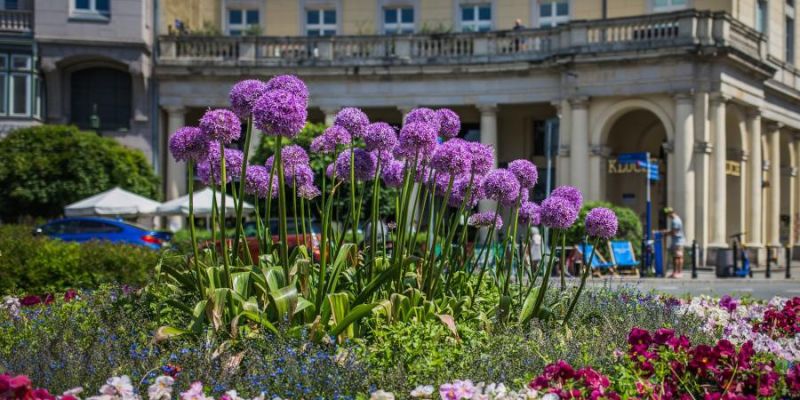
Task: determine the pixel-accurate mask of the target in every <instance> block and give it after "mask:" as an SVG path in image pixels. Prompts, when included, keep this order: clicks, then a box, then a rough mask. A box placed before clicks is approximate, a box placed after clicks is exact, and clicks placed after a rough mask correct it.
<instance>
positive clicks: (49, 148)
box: [0, 125, 159, 221]
mask: <svg viewBox="0 0 800 400" xmlns="http://www.w3.org/2000/svg"><path fill="white" fill-rule="evenodd" d="M115 186H120V187H122V188H123V189H126V190H129V191H132V192H134V193H138V194H140V195H142V196H146V197H150V198H157V196H158V193H159V191H158V188H159V179H158V177H157V176H156V175H155V173H154V171H153V169H152V167H151V166H150V164H149V163H148V162H147V159H146V158H145V156H144V154H143V153H142V152H141V151H138V150H132V149H129V148H127V147H124V146H122V145H121V144H119V143H117V142H116V141H114V140H113V139H110V138H102V137H99V136H97V135H96V134H94V133H89V132H81V131H79V130H78V128H76V127H74V126H65V125H42V126H36V127H30V128H23V129H17V130H15V131H12V132H11V133H10V134H9V135H8V136H7V137H6V138H4V139H2V140H0V218H2V219H3V220H4V221H15V220H17V219H19V218H20V217H23V216H31V217H44V218H51V217H56V216H59V215H61V214H62V212H63V210H64V206H65V205H67V204H70V203H73V202H75V201H78V200H80V199H83V198H85V197H88V196H91V195H94V194H97V193H99V192H102V191H104V190H108V189H111V188H113V187H115Z"/></svg>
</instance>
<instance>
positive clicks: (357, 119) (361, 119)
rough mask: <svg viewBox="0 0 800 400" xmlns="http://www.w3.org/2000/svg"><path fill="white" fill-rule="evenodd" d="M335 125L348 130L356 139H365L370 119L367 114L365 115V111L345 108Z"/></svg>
mask: <svg viewBox="0 0 800 400" xmlns="http://www.w3.org/2000/svg"><path fill="white" fill-rule="evenodd" d="M333 124H334V125H337V126H341V127H342V128H344V129H347V131H348V132H350V134H351V135H353V136H355V137H363V136H364V130H365V129H366V128H367V125H369V118H367V114H364V111H361V110H360V109H358V108H355V107H345V108H343V109H341V110H339V113H337V114H336V119H335V120H334V121H333Z"/></svg>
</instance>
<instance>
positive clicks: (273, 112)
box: [253, 89, 308, 139]
mask: <svg viewBox="0 0 800 400" xmlns="http://www.w3.org/2000/svg"><path fill="white" fill-rule="evenodd" d="M307 116H308V110H306V102H305V100H303V99H302V98H301V97H299V96H297V95H294V94H292V93H291V92H288V91H286V90H279V89H278V90H270V91H268V92H266V93H264V95H262V96H261V97H259V98H258V100H256V104H255V106H253V121H254V122H255V126H256V128H258V129H260V130H261V131H263V132H264V134H266V135H270V136H285V137H288V138H290V139H291V138H293V137H295V136H297V134H298V133H300V131H301V130H302V129H303V127H304V126H305V125H306V117H307Z"/></svg>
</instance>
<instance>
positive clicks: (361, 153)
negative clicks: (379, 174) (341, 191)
mask: <svg viewBox="0 0 800 400" xmlns="http://www.w3.org/2000/svg"><path fill="white" fill-rule="evenodd" d="M353 161H354V163H353V165H354V166H355V167H354V172H355V178H356V180H357V181H362V182H363V181H369V180H372V179H375V170H376V169H377V163H378V161H377V159H376V158H375V155H374V154H372V153H370V152H368V151H366V150H364V149H355V150H353ZM336 177H337V178H339V179H343V180H345V181H347V180H349V179H350V150H349V149H348V150H345V151H343V152H341V153H340V154H339V157H337V158H336Z"/></svg>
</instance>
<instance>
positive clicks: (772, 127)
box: [764, 121, 784, 133]
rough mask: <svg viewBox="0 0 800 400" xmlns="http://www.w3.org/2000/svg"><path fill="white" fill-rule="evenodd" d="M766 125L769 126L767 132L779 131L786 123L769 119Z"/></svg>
mask: <svg viewBox="0 0 800 400" xmlns="http://www.w3.org/2000/svg"><path fill="white" fill-rule="evenodd" d="M764 126H765V127H766V128H767V133H779V131H780V130H781V128H783V126H784V125H783V124H782V123H780V122H777V121H769V122H767V123H766V125H764Z"/></svg>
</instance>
